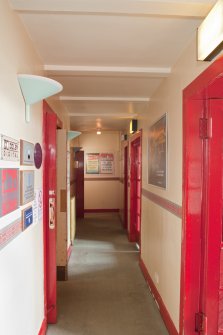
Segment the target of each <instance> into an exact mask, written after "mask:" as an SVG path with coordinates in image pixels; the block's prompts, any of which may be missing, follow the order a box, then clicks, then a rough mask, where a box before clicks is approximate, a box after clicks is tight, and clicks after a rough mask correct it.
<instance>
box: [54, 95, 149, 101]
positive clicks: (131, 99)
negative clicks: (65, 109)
mask: <svg viewBox="0 0 223 335" xmlns="http://www.w3.org/2000/svg"><path fill="white" fill-rule="evenodd" d="M59 100H61V101H91V102H94V101H96V102H100V101H106V102H149V101H150V98H147V97H75V96H63V95H62V96H60V97H59Z"/></svg>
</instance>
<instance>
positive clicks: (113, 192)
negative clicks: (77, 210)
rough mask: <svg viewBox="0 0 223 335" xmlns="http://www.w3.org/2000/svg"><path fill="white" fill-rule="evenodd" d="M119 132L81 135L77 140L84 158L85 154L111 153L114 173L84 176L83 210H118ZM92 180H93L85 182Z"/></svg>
mask: <svg viewBox="0 0 223 335" xmlns="http://www.w3.org/2000/svg"><path fill="white" fill-rule="evenodd" d="M119 139H120V133H119V132H117V131H116V132H102V134H101V135H97V134H96V133H95V132H94V133H93V132H92V133H83V134H82V135H80V136H79V137H78V138H77V141H78V142H77V144H76V145H77V146H80V147H82V148H83V150H84V153H85V158H86V154H87V153H113V154H114V159H115V169H114V170H115V171H114V174H113V175H110V174H109V175H107V174H106V175H93V174H86V159H85V166H84V169H85V182H84V207H85V209H118V208H119V203H120V200H119V177H120V148H119V145H120V144H119ZM110 177H111V178H118V180H112V181H100V179H101V178H110ZM88 178H91V179H92V178H94V179H95V180H94V181H92V180H90V181H89V180H87V179H88Z"/></svg>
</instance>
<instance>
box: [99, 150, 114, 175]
mask: <svg viewBox="0 0 223 335" xmlns="http://www.w3.org/2000/svg"><path fill="white" fill-rule="evenodd" d="M100 173H101V174H114V155H113V154H110V153H102V154H100Z"/></svg>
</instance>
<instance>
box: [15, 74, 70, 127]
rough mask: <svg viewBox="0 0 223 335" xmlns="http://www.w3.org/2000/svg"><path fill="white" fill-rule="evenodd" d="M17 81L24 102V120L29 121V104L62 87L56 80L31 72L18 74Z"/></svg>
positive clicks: (60, 89)
mask: <svg viewBox="0 0 223 335" xmlns="http://www.w3.org/2000/svg"><path fill="white" fill-rule="evenodd" d="M18 81H19V85H20V88H21V91H22V95H23V98H24V100H25V104H26V111H25V113H26V114H25V120H26V122H30V105H33V104H35V103H36V102H39V101H41V100H43V99H46V98H49V97H50V96H52V95H54V94H56V93H59V92H60V91H62V89H63V86H62V85H61V84H60V83H58V82H57V81H56V80H53V79H50V78H46V77H42V76H36V75H31V74H19V75H18Z"/></svg>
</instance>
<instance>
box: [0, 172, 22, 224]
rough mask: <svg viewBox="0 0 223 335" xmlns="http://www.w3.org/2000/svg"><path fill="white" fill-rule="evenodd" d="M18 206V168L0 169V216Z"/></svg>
mask: <svg viewBox="0 0 223 335" xmlns="http://www.w3.org/2000/svg"><path fill="white" fill-rule="evenodd" d="M18 207H19V169H0V217H1V216H4V215H6V214H8V213H10V212H12V211H14V210H16V209H17V208H18Z"/></svg>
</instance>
